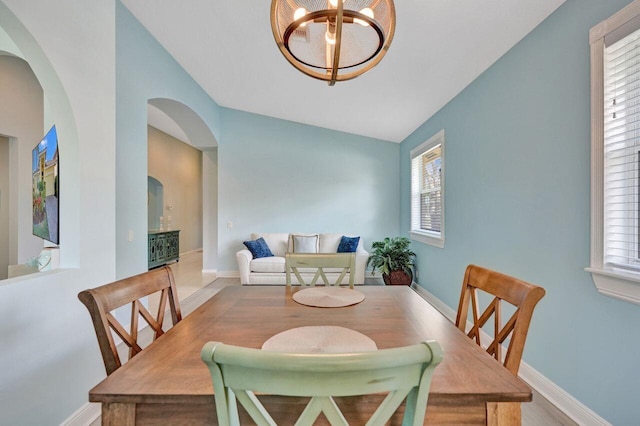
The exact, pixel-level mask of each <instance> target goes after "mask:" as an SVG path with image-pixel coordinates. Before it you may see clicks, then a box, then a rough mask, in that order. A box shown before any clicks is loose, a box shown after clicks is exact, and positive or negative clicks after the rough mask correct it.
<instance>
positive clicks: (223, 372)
mask: <svg viewBox="0 0 640 426" xmlns="http://www.w3.org/2000/svg"><path fill="white" fill-rule="evenodd" d="M201 357H202V360H203V361H204V362H205V363H206V364H207V366H208V367H209V372H210V373H211V378H212V380H213V388H214V394H215V395H214V396H215V403H216V412H217V414H218V424H219V425H220V426H228V425H238V424H240V421H239V415H238V408H237V404H236V400H237V401H240V404H242V406H243V407H244V408H245V410H246V411H247V413H248V414H249V415H250V416H251V418H252V419H253V421H254V422H255V423H256V424H257V425H258V426H274V425H276V423H275V421H274V420H273V418H272V417H271V415H270V414H269V413H268V412H267V410H266V409H265V407H264V406H263V405H262V403H261V402H260V401H259V399H258V398H257V397H256V395H255V394H254V392H256V393H259V394H268V395H280V396H285V397H310V398H311V400H310V401H309V403H308V404H307V405H306V407H305V409H304V410H303V411H302V414H300V417H299V418H298V420H297V421H296V422H295V424H296V425H297V426H304V425H312V424H313V423H314V421H315V420H316V419H317V418H318V416H319V415H320V414H321V413H323V414H324V416H325V417H326V418H327V420H329V422H330V423H331V424H332V425H348V423H347V420H346V419H345V417H344V415H343V413H342V412H341V411H340V408H339V407H338V405H337V404H336V403H335V401H334V400H333V397H343V396H357V395H369V394H384V393H387V396H386V397H385V399H384V400H383V401H382V403H381V404H380V405H379V406H378V408H377V409H376V411H375V412H374V413H373V415H372V416H371V418H370V419H369V421H368V422H367V423H366V424H367V425H371V426H374V425H380V426H382V425H384V424H386V423H387V422H388V421H389V419H390V418H391V416H392V415H393V414H394V413H395V412H396V410H397V409H398V407H399V406H400V404H401V403H402V402H403V401H405V400H406V404H405V412H404V418H403V423H402V424H403V425H413V426H418V425H422V424H423V422H424V417H425V413H426V408H427V398H428V396H429V387H430V385H431V377H432V375H433V371H434V369H435V367H436V366H437V365H438V364H439V363H440V361H442V349H441V348H440V345H439V344H438V343H437V342H435V341H430V342H423V343H420V344H416V345H412V346H405V347H401V348H393V349H382V350H378V351H373V352H361V353H347V354H308V353H307V354H293V353H278V352H268V351H263V350H260V349H251V348H243V347H238V346H232V345H225V344H224V343H219V342H209V343H207V344H205V345H204V347H203V348H202V352H201Z"/></svg>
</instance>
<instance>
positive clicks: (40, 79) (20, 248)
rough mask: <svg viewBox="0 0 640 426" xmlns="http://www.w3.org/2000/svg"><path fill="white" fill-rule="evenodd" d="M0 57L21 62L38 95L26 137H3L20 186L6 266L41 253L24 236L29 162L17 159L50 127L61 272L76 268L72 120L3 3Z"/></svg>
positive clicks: (57, 85) (58, 85)
mask: <svg viewBox="0 0 640 426" xmlns="http://www.w3.org/2000/svg"><path fill="white" fill-rule="evenodd" d="M0 55H5V56H4V58H5V60H9V61H11V60H13V61H21V60H24V62H25V65H26V66H27V67H28V68H30V70H31V71H32V73H33V75H34V76H35V79H36V82H37V83H38V84H39V86H40V87H41V92H42V94H41V100H40V102H41V103H42V106H41V112H40V113H39V117H38V118H36V119H33V117H32V118H31V121H32V122H31V123H30V124H25V126H26V127H30V130H31V132H30V133H29V136H26V137H23V138H17V137H14V135H12V134H5V136H9V156H10V161H11V167H12V170H10V175H11V178H13V179H14V180H17V184H18V185H19V186H20V189H19V190H18V189H14V190H13V191H12V192H11V193H10V194H9V199H10V203H7V204H8V205H9V207H10V209H11V216H12V218H11V219H10V220H11V221H12V222H15V223H16V227H15V228H16V231H15V232H13V233H11V235H10V240H9V247H10V251H11V254H10V258H9V261H10V263H24V262H25V261H26V259H27V258H28V257H32V256H37V255H38V254H39V250H37V247H39V248H40V249H41V248H42V247H43V246H44V245H45V244H43V241H42V240H40V239H37V238H36V237H30V236H29V235H28V234H29V227H30V226H31V225H30V223H31V194H30V191H29V195H28V197H26V196H23V195H24V194H22V193H23V192H24V191H25V189H24V188H23V187H24V186H25V185H26V186H30V185H31V178H30V174H31V172H30V171H28V172H26V170H27V169H30V166H31V162H30V156H29V158H28V159H27V160H24V158H22V157H25V155H23V154H24V152H22V151H25V150H26V151H29V152H30V150H31V148H33V147H34V146H35V145H36V144H37V143H38V142H39V140H40V139H41V138H42V137H43V136H44V129H49V128H50V127H51V126H53V125H54V124H55V125H56V128H57V132H58V136H59V146H60V156H61V158H62V159H63V160H61V161H63V162H64V171H63V173H62V174H61V180H60V191H61V193H63V194H64V202H63V203H61V207H60V209H61V210H60V236H61V239H60V266H61V267H76V266H78V265H79V261H80V259H79V245H80V243H79V220H78V216H79V212H78V210H79V203H80V197H79V192H78V191H77V190H75V191H74V189H73V188H74V186H73V185H72V182H74V181H77V180H78V179H79V173H80V167H79V164H78V161H77V159H78V151H79V147H78V133H77V128H76V123H75V118H74V114H73V111H72V108H71V104H70V101H69V98H68V96H67V93H66V91H65V89H64V87H63V85H62V82H61V81H60V79H59V77H58V75H57V73H56V71H55V69H54V68H53V66H52V64H51V63H50V62H49V60H48V58H47V56H46V55H45V53H44V52H43V51H42V49H41V48H40V46H39V45H38V43H37V42H36V41H35V40H34V38H33V36H32V35H31V34H30V32H29V31H28V30H27V29H26V28H25V27H24V25H23V24H22V23H21V22H20V21H19V20H18V19H17V17H16V16H15V15H14V14H13V13H12V12H11V11H10V10H9V9H8V8H7V7H6V5H5V4H4V3H2V2H0ZM0 132H2V130H0ZM9 133H10V132H9ZM31 145H33V146H31ZM29 147H30V148H29ZM25 161H26V162H25ZM23 163H24V164H23ZM22 169H24V170H22ZM27 180H28V181H29V182H27ZM14 186H15V185H14ZM15 187H16V188H17V186H15ZM36 246H37V247H36ZM34 247H35V248H34Z"/></svg>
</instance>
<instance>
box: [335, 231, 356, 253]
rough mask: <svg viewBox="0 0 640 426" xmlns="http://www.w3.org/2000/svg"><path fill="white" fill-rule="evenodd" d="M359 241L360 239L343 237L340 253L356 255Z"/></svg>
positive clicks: (339, 245) (339, 247)
mask: <svg viewBox="0 0 640 426" xmlns="http://www.w3.org/2000/svg"><path fill="white" fill-rule="evenodd" d="M359 241H360V237H345V236H344V235H343V236H342V238H341V239H340V244H338V253H355V251H356V249H357V248H358V242H359Z"/></svg>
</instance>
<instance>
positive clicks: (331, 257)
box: [285, 253, 356, 289]
mask: <svg viewBox="0 0 640 426" xmlns="http://www.w3.org/2000/svg"><path fill="white" fill-rule="evenodd" d="M325 268H326V269H325ZM301 269H302V270H307V271H308V270H312V271H314V272H315V275H314V276H313V278H312V279H311V281H310V282H307V281H305V280H304V276H303V275H302V274H301ZM327 269H329V270H331V269H333V270H340V269H341V270H340V275H339V276H338V277H337V279H336V280H335V281H334V282H330V281H329V279H328V278H327V275H326V272H327ZM285 271H286V278H287V287H290V286H291V273H292V272H293V274H294V275H295V277H296V278H297V279H298V283H300V285H301V286H309V285H310V286H312V287H313V286H315V285H316V284H317V283H318V280H319V279H320V278H322V282H323V283H324V285H326V286H329V285H337V286H340V284H342V281H343V280H344V278H345V277H346V275H347V273H349V288H351V289H353V285H354V283H355V276H356V272H355V271H356V254H355V253H287V254H286V255H285Z"/></svg>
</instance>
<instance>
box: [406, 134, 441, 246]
mask: <svg viewBox="0 0 640 426" xmlns="http://www.w3.org/2000/svg"><path fill="white" fill-rule="evenodd" d="M411 230H412V231H418V232H421V231H422V232H429V233H433V234H436V236H438V235H440V233H441V230H442V145H441V144H438V145H435V146H433V147H432V148H430V149H429V150H427V151H425V152H423V153H422V154H419V155H417V156H416V157H414V158H412V160H411Z"/></svg>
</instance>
